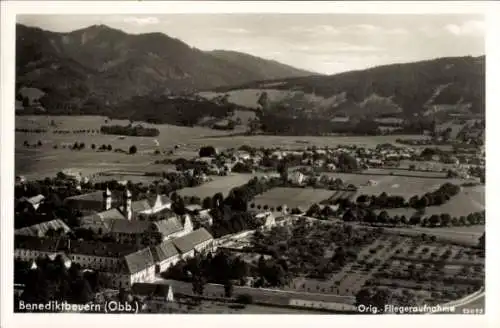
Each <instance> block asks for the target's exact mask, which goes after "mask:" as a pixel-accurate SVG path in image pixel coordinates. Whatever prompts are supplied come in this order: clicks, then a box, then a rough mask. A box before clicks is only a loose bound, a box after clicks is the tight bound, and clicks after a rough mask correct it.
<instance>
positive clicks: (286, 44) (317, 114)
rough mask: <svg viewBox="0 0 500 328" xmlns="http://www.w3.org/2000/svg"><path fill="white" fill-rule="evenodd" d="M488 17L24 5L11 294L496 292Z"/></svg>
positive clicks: (306, 297)
mask: <svg viewBox="0 0 500 328" xmlns="http://www.w3.org/2000/svg"><path fill="white" fill-rule="evenodd" d="M69 2H70V1H68V3H69ZM388 3H389V2H388ZM2 5H3V4H2ZM135 5H137V6H140V5H141V4H140V2H139V4H137V3H136V4H135ZM286 5H287V4H286V3H283V4H282V5H281V6H286ZM290 5H293V4H290ZM69 6H70V4H68V7H69ZM387 6H390V4H387ZM429 6H430V7H431V8H432V3H430V4H429ZM486 23H487V20H486V16H485V14H484V12H483V13H481V12H478V13H474V12H463V13H458V14H457V13H434V14H422V13H415V14H414V13H411V12H410V13H380V12H377V13H367V12H362V13H356V12H352V13H336V12H335V11H332V12H317V13H280V12H265V13H258V12H247V13H245V12H236V13H228V12H220V13H217V12H216V13H214V12H207V13H203V12H193V13H190V12H179V13H177V12H172V13H170V12H169V11H168V4H166V5H165V9H164V10H163V11H162V12H150V13H148V14H144V13H138V14H134V13H133V12H130V13H118V12H117V13H115V14H114V13H108V12H104V11H102V12H96V13H95V14H88V13H78V12H77V11H75V12H72V13H64V14H60V13H51V14H34V13H27V14H17V15H15V26H14V25H13V26H12V27H11V29H12V30H13V33H15V49H12V52H13V53H12V56H13V57H12V58H11V62H10V64H9V65H11V68H10V69H11V70H12V71H14V72H15V73H14V74H15V81H14V80H12V81H10V82H11V84H12V88H11V89H9V90H12V91H13V92H14V95H10V98H9V99H12V102H11V103H9V104H8V105H9V106H10V107H4V106H2V117H3V115H7V113H6V112H7V111H9V112H10V114H9V115H11V116H12V117H13V118H12V121H11V122H13V123H14V124H13V125H12V126H6V125H4V123H5V122H4V123H2V130H3V132H6V131H5V130H7V129H10V130H11V132H9V133H11V138H13V139H12V145H13V154H11V155H10V156H11V157H12V160H11V161H12V164H13V167H11V168H10V170H11V171H10V173H8V172H7V173H5V172H6V171H4V166H2V178H4V180H3V183H2V188H3V187H5V186H4V184H7V183H8V186H7V188H10V189H11V190H12V192H11V194H9V200H8V203H7V204H9V208H8V209H5V208H4V205H5V204H6V203H5V202H4V201H3V200H2V221H4V220H7V219H8V220H9V221H10V222H12V228H11V229H10V230H8V231H6V229H5V228H4V226H3V225H2V239H3V237H4V235H7V234H8V235H9V238H11V239H10V240H11V241H12V245H11V246H9V247H12V248H11V249H12V252H10V251H9V252H8V253H7V254H6V253H5V252H2V268H3V263H6V262H10V268H12V270H10V271H11V272H7V273H5V272H4V273H3V275H7V276H8V275H9V274H10V275H11V277H10V278H9V279H12V286H13V289H12V291H9V292H8V295H6V296H5V297H6V298H10V299H11V300H12V301H10V302H13V303H12V305H13V308H12V311H13V313H14V314H15V315H21V316H23V315H27V314H35V313H37V314H41V313H44V314H46V313H52V314H63V313H64V314H68V313H71V314H78V315H81V316H83V317H80V321H81V320H82V318H88V317H92V316H93V315H95V314H115V315H116V314H120V315H122V314H123V315H126V314H138V315H143V314H164V315H167V314H189V315H191V314H243V315H244V314H259V315H263V314H282V315H295V314H297V315H298V314H301V315H349V314H350V315H372V316H373V315H387V314H389V315H394V314H398V315H414V316H420V315H428V314H431V315H441V314H447V315H448V316H447V317H451V316H453V315H475V316H477V315H485V314H486V313H487V312H488V314H494V313H495V311H496V309H495V308H488V309H486V301H485V299H486V296H485V295H486V289H485V286H486V283H485V281H486V271H485V267H486V266H485V259H486V238H485V235H486V229H485V227H486V212H487V211H486V207H485V204H486V57H487V56H486V26H487V24H486ZM3 51H4V47H3V46H2V52H3ZM2 68H3V66H2ZM2 82H4V80H2ZM2 88H3V86H2ZM9 92H10V91H9ZM9 101H10V100H9ZM490 123H491V122H490ZM494 124H495V123H493V125H494ZM493 129H495V127H494V126H493ZM4 140H5V144H4ZM6 140H7V139H5V138H4V137H3V135H2V144H4V145H3V146H4V149H3V150H2V161H3V160H4V156H6V154H5V149H7V148H6V147H7V146H6V144H7V141H6ZM489 141H490V142H492V141H493V140H489ZM8 142H10V139H9V141H8ZM493 151H495V150H493ZM2 165H4V164H2ZM5 165H7V164H5ZM9 165H10V164H9ZM5 167H7V166H5ZM490 167H491V166H490ZM8 174H12V177H11V178H8V177H7V175H8ZM490 183H491V182H490ZM3 190H4V189H2V191H3ZM6 196H7V195H6V194H4V193H3V192H2V199H3V198H5V197H6ZM488 204H489V205H488V206H490V203H489V202H488ZM488 213H489V215H488V220H489V222H490V221H491V220H495V218H494V217H492V213H491V211H488ZM7 214H8V215H9V216H8V218H7V217H4V215H7ZM493 216H494V214H493ZM9 224H10V223H9ZM490 230H491V229H490ZM489 233H491V236H492V237H491V238H493V239H494V238H495V235H494V234H495V232H494V231H490V232H489ZM489 236H490V235H489ZM2 245H3V244H2ZM490 253H491V249H490V250H489V252H488V256H490ZM4 257H7V258H6V259H5V258H4ZM489 267H490V266H488V268H489ZM2 279H6V277H3V278H2ZM2 284H3V283H2ZM3 293H4V292H3ZM488 295H490V293H489V294H488ZM488 297H489V296H488ZM490 312H491V313H490ZM351 317H352V316H351ZM126 318H130V317H129V316H126V317H125V318H123V317H121V319H122V320H127V319H126ZM83 320H85V319H83ZM165 320H169V319H165ZM291 320H293V318H292V319H291ZM410 321H411V320H410ZM165 322H168V321H165ZM278 324H279V323H278ZM311 324H312V326H314V323H311ZM410 324H411V322H410Z"/></svg>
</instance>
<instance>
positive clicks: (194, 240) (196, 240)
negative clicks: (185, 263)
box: [172, 228, 213, 254]
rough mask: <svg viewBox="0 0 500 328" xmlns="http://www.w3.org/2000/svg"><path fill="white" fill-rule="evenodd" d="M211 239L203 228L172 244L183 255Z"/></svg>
mask: <svg viewBox="0 0 500 328" xmlns="http://www.w3.org/2000/svg"><path fill="white" fill-rule="evenodd" d="M211 239H213V237H212V235H211V234H210V233H209V232H208V231H207V230H206V229H205V228H200V229H197V230H195V231H193V232H191V233H189V234H187V235H185V236H182V237H179V238H176V239H174V240H173V241H172V242H173V244H174V245H175V247H176V248H177V249H178V250H179V252H180V253H181V254H185V253H187V252H189V251H191V250H193V249H194V247H195V246H197V245H199V244H201V243H203V242H205V241H208V240H211Z"/></svg>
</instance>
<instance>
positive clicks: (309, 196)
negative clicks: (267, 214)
mask: <svg viewBox="0 0 500 328" xmlns="http://www.w3.org/2000/svg"><path fill="white" fill-rule="evenodd" d="M334 193H335V192H334V191H332V190H326V189H312V188H307V189H304V188H274V189H271V190H269V191H266V192H265V193H263V194H261V195H258V196H257V197H255V198H254V199H253V200H252V201H251V202H252V203H255V205H256V206H257V205H261V206H264V205H268V206H270V207H277V206H281V205H287V206H288V207H289V208H294V207H299V206H300V207H304V209H308V208H309V207H310V206H311V205H312V204H314V203H319V202H320V201H322V200H325V199H328V198H330V197H331V196H332V195H333V194H334Z"/></svg>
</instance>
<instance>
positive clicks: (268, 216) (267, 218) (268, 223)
mask: <svg viewBox="0 0 500 328" xmlns="http://www.w3.org/2000/svg"><path fill="white" fill-rule="evenodd" d="M255 218H257V219H264V224H263V225H262V228H263V229H264V230H269V229H271V228H272V227H274V226H275V225H276V221H275V217H274V215H273V213H272V212H269V211H266V212H261V213H257V214H256V215H255Z"/></svg>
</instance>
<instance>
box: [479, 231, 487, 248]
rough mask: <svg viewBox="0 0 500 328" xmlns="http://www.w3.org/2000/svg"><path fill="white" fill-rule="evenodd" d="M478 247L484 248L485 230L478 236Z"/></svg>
mask: <svg viewBox="0 0 500 328" xmlns="http://www.w3.org/2000/svg"><path fill="white" fill-rule="evenodd" d="M479 247H480V248H481V249H482V250H484V249H485V248H486V232H483V235H482V236H481V237H480V238H479Z"/></svg>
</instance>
